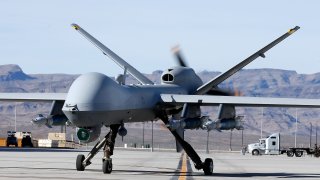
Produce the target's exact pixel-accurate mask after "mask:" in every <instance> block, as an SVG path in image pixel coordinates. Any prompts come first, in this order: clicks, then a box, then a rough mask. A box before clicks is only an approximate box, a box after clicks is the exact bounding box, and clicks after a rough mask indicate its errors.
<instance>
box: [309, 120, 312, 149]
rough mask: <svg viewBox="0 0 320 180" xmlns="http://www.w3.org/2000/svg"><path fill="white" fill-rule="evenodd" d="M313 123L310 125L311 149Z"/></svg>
mask: <svg viewBox="0 0 320 180" xmlns="http://www.w3.org/2000/svg"><path fill="white" fill-rule="evenodd" d="M311 143H312V123H310V145H309V147H310V148H311V146H312V144H311Z"/></svg>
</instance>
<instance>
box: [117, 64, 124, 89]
mask: <svg viewBox="0 0 320 180" xmlns="http://www.w3.org/2000/svg"><path fill="white" fill-rule="evenodd" d="M126 78H127V67H124V71H123V74H119V75H118V76H117V77H116V81H117V82H118V83H119V84H121V85H125V84H126Z"/></svg>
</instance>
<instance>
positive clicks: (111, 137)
mask: <svg viewBox="0 0 320 180" xmlns="http://www.w3.org/2000/svg"><path fill="white" fill-rule="evenodd" d="M119 127H120V125H111V126H110V132H109V133H108V134H107V135H106V136H105V137H104V138H103V140H102V141H101V142H100V141H99V142H98V143H97V144H96V145H95V146H94V147H93V148H92V150H91V151H90V153H89V154H88V155H87V156H86V157H85V156H84V155H83V154H79V155H78V156H77V160H76V169H77V171H84V170H85V168H86V167H87V166H89V165H90V164H91V159H92V158H93V157H94V156H95V155H96V154H97V153H98V152H99V150H100V149H101V148H102V147H103V152H104V153H103V154H104V155H103V158H102V172H103V173H104V174H110V173H111V172H112V159H111V158H110V157H111V156H112V155H113V149H114V144H115V139H116V136H117V133H118V129H119Z"/></svg>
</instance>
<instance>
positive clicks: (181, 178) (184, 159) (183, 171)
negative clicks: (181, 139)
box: [178, 153, 187, 180]
mask: <svg viewBox="0 0 320 180" xmlns="http://www.w3.org/2000/svg"><path fill="white" fill-rule="evenodd" d="M186 175H187V154H186V153H183V157H182V165H181V170H180V176H179V179H178V180H185V179H186V178H187V176H186Z"/></svg>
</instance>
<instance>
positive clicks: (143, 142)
mask: <svg viewBox="0 0 320 180" xmlns="http://www.w3.org/2000/svg"><path fill="white" fill-rule="evenodd" d="M142 148H144V122H143V123H142Z"/></svg>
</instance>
